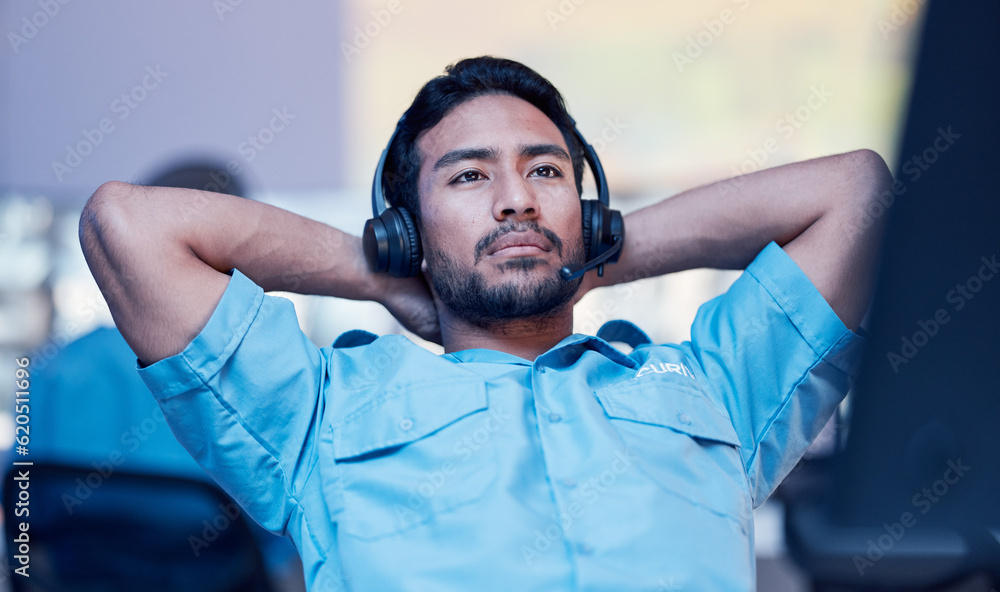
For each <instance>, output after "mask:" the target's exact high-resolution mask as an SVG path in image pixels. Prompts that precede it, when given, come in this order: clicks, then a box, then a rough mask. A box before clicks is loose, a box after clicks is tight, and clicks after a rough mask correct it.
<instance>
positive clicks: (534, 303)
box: [427, 220, 583, 329]
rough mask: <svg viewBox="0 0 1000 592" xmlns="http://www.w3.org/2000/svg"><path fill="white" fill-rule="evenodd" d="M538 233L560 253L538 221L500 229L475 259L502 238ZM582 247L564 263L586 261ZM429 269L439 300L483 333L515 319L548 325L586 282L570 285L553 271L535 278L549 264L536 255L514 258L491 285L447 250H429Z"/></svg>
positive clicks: (558, 244)
mask: <svg viewBox="0 0 1000 592" xmlns="http://www.w3.org/2000/svg"><path fill="white" fill-rule="evenodd" d="M528 229H530V230H534V231H535V232H538V233H539V234H542V235H544V236H545V237H546V238H547V239H548V240H549V242H551V243H552V244H553V246H554V247H555V249H556V251H557V253H558V254H560V255H561V254H562V247H563V243H562V240H560V239H559V237H558V236H556V234H555V233H553V232H552V231H551V230H548V229H547V228H542V227H541V226H540V225H539V224H538V223H537V222H536V221H533V220H532V221H530V222H527V223H524V224H521V225H519V226H515V225H509V226H503V227H500V228H498V229H497V230H496V231H494V232H492V233H490V234H489V235H488V236H486V237H485V238H483V240H481V241H479V243H478V244H477V245H476V257H475V259H476V261H477V262H478V261H479V260H480V258H481V255H482V253H483V251H485V249H486V248H487V247H489V245H490V244H492V243H493V242H494V241H496V240H497V239H499V238H500V237H501V236H503V235H504V234H507V233H508V232H513V231H524V230H528ZM582 262H583V244H582V241H581V242H580V243H578V245H577V246H576V248H574V249H573V250H572V253H570V256H569V257H568V258H567V260H566V261H564V263H566V264H572V263H582ZM427 265H428V268H429V269H430V270H431V274H430V276H431V283H432V284H433V286H434V290H435V292H437V295H438V298H440V300H441V303H442V304H444V305H445V306H446V307H447V308H448V309H449V310H451V311H452V312H453V313H454V314H455V315H456V316H457V317H458V318H460V319H462V320H464V321H466V322H468V323H470V324H472V325H474V326H476V327H479V328H481V329H496V328H498V327H501V326H503V325H505V324H507V323H509V322H511V321H517V320H534V321H545V320H547V319H551V318H555V317H557V316H558V315H559V313H560V312H561V311H562V310H563V308H564V307H565V306H567V305H568V304H569V303H570V302H571V301H572V300H573V296H574V295H575V294H576V292H577V290H578V289H579V288H580V284H581V283H583V278H578V279H575V280H572V281H566V280H563V279H562V278H560V277H559V275H558V273H557V272H556V270H553V271H552V273H551V274H550V275H549V276H548V277H543V278H534V279H533V278H532V277H531V275H530V274H529V272H530V270H532V269H534V268H535V267H538V266H539V265H545V263H544V262H543V261H542V260H541V259H539V258H537V257H513V258H510V259H508V260H506V261H504V262H502V263H501V264H500V265H499V266H498V268H499V269H500V271H501V272H502V273H503V275H504V278H509V279H503V280H501V281H500V282H498V283H496V284H494V285H488V284H487V282H486V277H485V275H484V274H483V273H482V272H481V271H477V270H475V269H462V268H461V266H460V265H459V264H458V263H457V262H456V261H455V260H454V259H452V258H451V257H449V256H448V255H447V254H445V253H444V252H441V251H439V250H437V249H434V248H430V246H428V253H427Z"/></svg>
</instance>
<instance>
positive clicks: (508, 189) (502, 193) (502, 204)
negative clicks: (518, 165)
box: [493, 173, 541, 222]
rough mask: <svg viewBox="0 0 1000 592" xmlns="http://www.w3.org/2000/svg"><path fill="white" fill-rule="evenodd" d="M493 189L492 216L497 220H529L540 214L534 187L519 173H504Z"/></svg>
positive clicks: (539, 204)
mask: <svg viewBox="0 0 1000 592" xmlns="http://www.w3.org/2000/svg"><path fill="white" fill-rule="evenodd" d="M493 189H494V191H495V193H494V195H493V217H494V218H495V219H496V220H497V221H498V222H503V221H504V220H508V219H511V220H515V221H519V220H531V219H535V218H538V217H539V215H541V203H540V202H539V200H538V196H537V195H536V193H535V188H533V187H532V186H531V184H530V183H529V182H528V180H527V179H524V178H521V176H520V175H519V174H517V173H509V174H504V175H503V178H502V179H501V182H500V183H496V184H495V185H494V187H493Z"/></svg>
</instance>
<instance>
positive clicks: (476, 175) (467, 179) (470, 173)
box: [450, 169, 486, 185]
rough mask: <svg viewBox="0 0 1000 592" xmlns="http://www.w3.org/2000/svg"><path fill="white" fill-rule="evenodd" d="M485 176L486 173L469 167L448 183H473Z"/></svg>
mask: <svg viewBox="0 0 1000 592" xmlns="http://www.w3.org/2000/svg"><path fill="white" fill-rule="evenodd" d="M485 178H486V175H484V174H483V173H482V172H481V171H477V170H475V169H470V170H467V171H462V172H461V173H459V174H458V176H457V177H455V178H454V179H452V180H451V183H450V184H452V185H455V184H459V183H474V182H476V181H482V180H483V179H485Z"/></svg>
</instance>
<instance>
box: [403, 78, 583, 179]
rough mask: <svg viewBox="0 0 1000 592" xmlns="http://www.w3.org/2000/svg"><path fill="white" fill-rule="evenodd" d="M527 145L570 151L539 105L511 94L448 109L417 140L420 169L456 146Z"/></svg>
mask: <svg viewBox="0 0 1000 592" xmlns="http://www.w3.org/2000/svg"><path fill="white" fill-rule="evenodd" d="M529 144H556V145H559V146H562V147H563V148H564V149H566V150H567V152H568V151H569V149H568V147H567V146H566V142H565V140H564V139H563V136H562V133H560V131H559V128H558V127H556V124H555V123H553V122H552V120H551V119H549V118H548V116H546V115H545V114H544V113H542V111H541V110H540V109H538V107H535V106H534V105H532V104H531V103H529V102H527V101H525V100H524V99H520V98H518V97H513V96H510V95H485V96H481V97H476V98H474V99H470V100H468V101H465V102H464V103H462V104H461V105H459V106H458V107H455V108H454V109H452V110H451V112H450V113H448V115H446V116H445V117H444V118H443V119H442V120H441V121H439V122H438V123H437V125H435V126H434V127H432V128H430V129H429V130H427V131H425V132H424V133H423V134H421V136H420V137H419V138H418V140H417V148H418V149H419V150H420V154H421V156H422V163H423V165H422V166H421V169H423V168H424V166H427V165H428V162H430V163H431V164H433V162H434V161H435V160H437V158H438V157H439V156H441V155H442V154H444V153H446V152H448V151H449V150H454V149H456V148H481V147H494V148H500V149H501V151H504V149H505V148H507V149H513V148H515V147H517V146H524V145H529Z"/></svg>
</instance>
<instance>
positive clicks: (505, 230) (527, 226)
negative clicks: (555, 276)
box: [475, 220, 563, 263]
mask: <svg viewBox="0 0 1000 592" xmlns="http://www.w3.org/2000/svg"><path fill="white" fill-rule="evenodd" d="M529 230H531V231H533V232H537V233H538V234H540V235H542V236H544V237H545V238H546V239H547V240H548V241H549V242H550V243H552V246H553V247H555V249H556V254H558V255H559V256H560V257H562V248H563V242H562V239H560V238H559V237H558V236H557V235H556V233H554V232H552V231H551V230H549V229H548V228H545V227H544V226H542V225H541V224H539V223H538V220H526V221H523V222H514V221H510V222H505V223H503V224H502V225H500V226H498V227H496V228H495V229H493V231H492V232H490V233H489V234H487V235H486V236H484V237H483V238H482V239H480V241H479V242H478V243H476V250H475V258H476V263H479V260H480V259H481V258H482V257H483V253H485V252H486V249H488V248H489V247H490V245H492V244H493V243H495V242H496V241H498V240H500V239H501V238H503V237H504V236H505V235H508V234H510V233H511V232H526V231H529Z"/></svg>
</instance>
